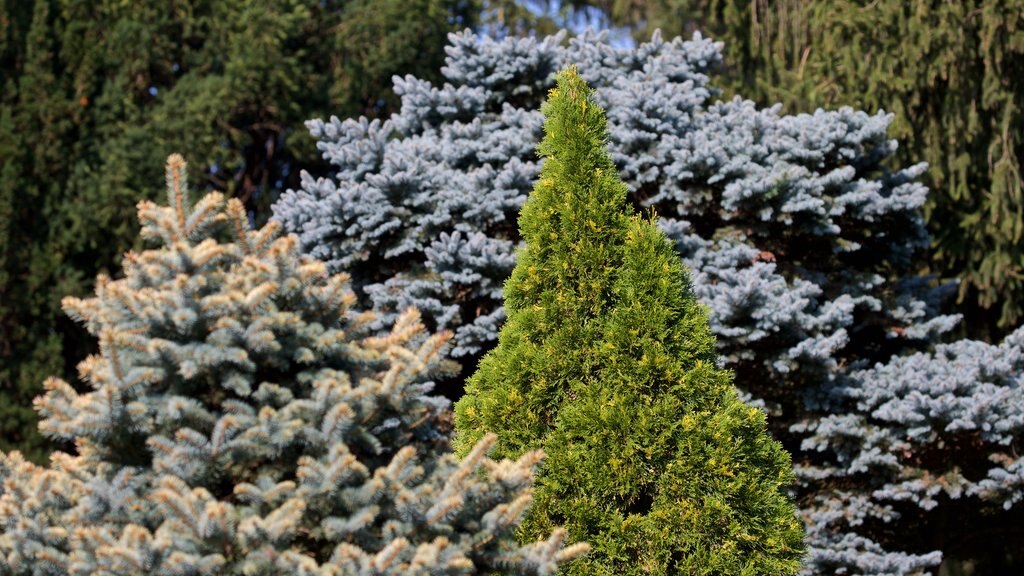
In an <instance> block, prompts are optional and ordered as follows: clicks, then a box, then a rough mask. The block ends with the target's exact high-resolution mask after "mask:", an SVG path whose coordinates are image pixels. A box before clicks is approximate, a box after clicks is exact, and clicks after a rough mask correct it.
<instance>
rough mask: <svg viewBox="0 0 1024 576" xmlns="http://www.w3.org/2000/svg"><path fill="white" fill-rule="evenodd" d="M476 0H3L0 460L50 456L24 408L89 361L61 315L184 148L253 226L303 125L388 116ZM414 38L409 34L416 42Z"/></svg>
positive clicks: (294, 166) (101, 268)
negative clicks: (396, 87)
mask: <svg viewBox="0 0 1024 576" xmlns="http://www.w3.org/2000/svg"><path fill="white" fill-rule="evenodd" d="M476 11H477V6H476V4H475V3H474V0H388V1H374V2H370V1H369V0H328V1H320V0H275V1H273V2H265V1H253V0H226V1H221V0H218V1H213V0H174V1H171V2H157V3H153V2H123V1H120V0H116V1H115V0H102V1H92V0H88V1H86V0H4V1H3V2H0V63H2V67H0V87H2V88H3V92H2V93H0V111H2V112H0V152H2V153H0V269H2V271H0V449H5V450H6V449H10V448H12V447H18V448H20V449H22V450H24V451H25V452H26V454H27V455H28V456H29V457H30V458H32V459H33V460H35V461H42V460H44V458H45V454H46V452H47V451H48V450H49V447H48V446H46V445H44V444H43V443H42V441H41V439H40V437H39V436H38V435H37V434H35V432H34V431H35V428H36V426H35V419H34V417H33V415H32V414H31V411H30V410H28V409H27V408H26V407H27V405H28V403H29V400H30V399H31V398H32V397H33V396H35V395H36V394H37V393H39V391H40V383H41V382H42V380H43V378H44V377H45V375H47V374H53V373H59V374H62V375H63V376H65V377H66V378H69V379H70V378H71V377H72V376H73V375H74V364H75V362H76V359H77V358H81V357H82V356H83V355H85V354H87V353H88V352H90V351H91V350H92V349H93V348H92V344H91V341H90V339H89V338H88V337H87V335H86V334H85V332H84V331H82V330H81V329H80V328H79V327H76V326H75V325H74V324H73V323H71V322H69V321H68V320H67V319H65V318H64V317H63V316H62V315H61V314H60V306H59V300H60V296H61V295H64V294H72V295H83V294H84V293H86V291H87V290H88V289H89V288H90V282H91V278H93V277H95V276H96V275H97V274H99V273H104V272H110V271H111V270H113V269H114V268H115V265H116V262H117V261H118V258H119V257H120V255H121V254H123V253H124V252H125V251H126V250H128V249H129V248H131V247H132V245H133V241H134V239H135V238H136V236H137V232H138V229H137V224H136V222H135V220H134V217H133V211H134V206H135V204H136V202H138V201H139V200H140V199H143V198H145V197H146V195H147V192H146V191H147V190H149V188H150V187H149V186H148V184H147V182H148V171H149V168H150V167H151V166H155V165H159V164H160V163H161V162H162V161H163V159H164V158H166V156H167V155H168V154H169V153H170V152H171V151H173V150H188V151H189V152H190V154H191V155H192V157H193V159H194V162H193V167H194V168H193V169H192V171H191V174H190V176H191V178H192V180H193V181H194V182H196V183H198V185H199V187H200V188H202V189H212V190H219V191H222V192H224V193H226V194H227V195H229V196H231V197H236V198H239V199H240V200H242V201H243V202H244V204H245V206H246V209H247V211H248V212H249V213H250V215H251V216H252V217H253V218H254V220H255V221H256V222H262V221H264V220H265V219H266V218H267V217H268V216H269V210H268V207H269V206H270V204H271V202H272V201H273V200H274V197H275V195H276V194H277V192H279V191H281V190H283V189H284V188H286V187H289V186H292V187H294V186H297V185H298V178H299V173H300V169H302V168H310V169H314V168H313V167H314V165H316V166H319V165H320V163H321V159H320V158H319V154H318V153H317V151H316V150H315V147H314V143H313V142H312V140H311V139H310V138H309V137H308V136H307V133H306V130H305V129H304V128H303V122H304V121H305V120H306V119H308V118H311V117H317V116H322V115H326V114H328V113H338V114H345V115H353V114H369V115H378V114H385V113H387V111H388V110H389V107H390V106H392V105H394V103H395V102H396V98H395V96H394V95H393V94H392V93H391V90H390V87H391V78H392V75H394V74H401V73H407V72H411V71H415V72H416V73H417V74H419V75H422V76H425V77H428V78H432V79H438V78H439V74H438V71H439V69H440V66H441V64H442V63H443V61H444V50H443V47H444V44H445V38H446V34H447V33H448V32H450V31H452V30H460V29H462V28H465V27H466V26H467V25H472V24H473V23H474V18H475V15H476ZM413 39H414V40H413Z"/></svg>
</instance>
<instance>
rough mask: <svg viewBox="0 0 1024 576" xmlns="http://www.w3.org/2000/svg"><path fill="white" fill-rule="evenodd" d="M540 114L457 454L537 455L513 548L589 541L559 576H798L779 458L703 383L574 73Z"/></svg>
mask: <svg viewBox="0 0 1024 576" xmlns="http://www.w3.org/2000/svg"><path fill="white" fill-rule="evenodd" d="M543 111H544V114H545V118H546V121H545V126H544V129H545V134H546V135H545V138H544V141H543V143H542V144H541V145H540V153H541V154H542V155H543V156H544V157H545V162H544V167H543V169H542V171H541V174H540V179H539V181H538V182H537V184H536V186H535V188H534V190H533V193H532V194H531V195H530V197H529V199H528V200H527V202H526V204H525V206H524V207H523V210H522V212H521V215H520V219H519V225H520V229H521V232H522V234H523V238H524V239H525V242H526V244H525V248H523V249H522V251H521V252H520V254H519V257H518V263H517V264H516V267H515V269H514V271H513V273H512V277H511V278H510V279H509V280H508V282H507V283H506V285H505V308H506V311H507V313H508V321H507V323H506V324H505V326H504V327H503V328H502V330H501V333H500V336H499V343H498V346H497V348H496V349H494V350H493V351H491V352H490V353H488V354H487V355H486V356H484V358H483V360H482V361H481V363H480V367H479V370H478V371H477V372H476V373H475V374H474V375H473V376H472V377H471V378H470V380H469V382H468V383H467V387H466V395H465V396H464V397H463V398H462V399H461V400H460V401H459V402H458V404H457V405H456V451H457V452H460V453H468V452H469V451H470V449H471V447H472V446H473V445H474V444H475V443H476V442H477V441H479V439H480V438H482V437H484V435H485V434H488V433H497V434H498V438H499V439H500V440H499V442H498V444H497V449H496V454H499V455H501V457H518V456H520V455H522V454H524V453H526V452H528V451H529V450H535V449H543V450H544V451H545V452H546V453H547V455H548V456H547V459H546V461H545V464H544V465H543V466H542V469H541V472H540V473H539V474H538V480H537V491H536V494H535V504H534V508H533V509H532V510H531V512H530V513H529V515H528V519H527V520H526V522H525V523H524V525H523V528H522V530H521V532H522V533H521V536H522V537H524V538H526V539H532V538H534V537H535V536H536V535H538V534H542V533H544V532H546V531H548V530H550V528H551V526H552V525H554V524H563V523H564V525H565V527H566V529H567V530H568V531H569V534H570V537H571V538H572V539H574V540H579V541H582V540H585V541H588V542H590V543H591V544H592V546H593V553H592V554H591V555H589V556H587V557H586V558H582V559H579V560H575V561H573V562H572V563H571V564H570V565H569V566H568V567H567V569H566V573H567V574H574V575H580V576H583V575H586V576H593V575H603V574H615V575H621V574H707V575H711V574H720V575H723V576H724V575H741V574H742V575H753V574H758V575H762V574H772V575H784V574H795V573H796V572H797V571H798V569H799V567H800V559H801V550H802V543H801V538H802V530H801V527H800V524H799V522H798V520H797V517H796V514H795V508H794V506H793V503H792V502H791V501H790V499H789V498H788V497H787V495H786V489H787V487H788V486H789V484H790V482H791V481H792V473H791V471H790V461H789V456H788V455H787V454H786V452H785V451H784V450H783V449H782V447H781V445H780V444H779V443H778V442H776V441H774V440H773V439H772V438H770V437H769V435H768V433H767V432H766V429H765V416H764V413H763V412H761V411H760V410H758V409H756V408H753V407H750V406H748V405H745V404H744V403H743V402H742V401H741V400H740V398H739V397H738V396H737V393H736V390H735V388H734V387H733V384H732V376H731V373H730V372H728V371H727V370H723V369H720V368H718V367H716V365H715V361H716V355H717V353H716V351H715V338H714V336H713V335H712V333H711V331H710V329H709V326H708V320H707V316H706V312H705V310H704V309H703V308H702V307H701V305H700V304H699V303H698V302H697V300H696V298H695V296H694V294H693V291H692V288H691V286H690V281H689V278H688V273H687V271H686V269H685V268H684V266H683V265H682V263H681V262H680V259H679V256H678V254H676V252H675V250H674V247H673V245H672V243H671V242H670V241H669V240H668V239H667V238H666V237H665V235H664V233H663V232H662V231H661V230H660V229H659V228H658V227H657V226H656V225H655V223H654V222H652V221H650V220H646V219H642V218H640V217H637V216H631V215H630V213H629V212H630V209H629V208H628V205H627V203H626V186H625V185H624V184H623V183H622V182H621V180H620V179H619V177H618V176H617V174H616V172H615V166H614V164H613V163H612V160H611V158H610V156H609V154H608V152H607V151H606V150H605V140H606V138H607V133H606V125H605V117H604V112H603V110H601V108H600V107H599V106H598V105H597V104H596V103H595V100H594V95H593V93H592V91H591V89H590V88H589V87H588V86H587V85H586V83H585V82H584V81H583V80H582V79H581V78H580V76H579V75H578V74H577V72H576V71H575V69H574V68H570V69H569V70H567V71H564V72H562V73H561V74H560V75H559V77H558V85H557V88H555V89H553V90H552V91H551V94H550V98H549V100H548V102H547V103H546V104H545V105H544V108H543Z"/></svg>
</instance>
